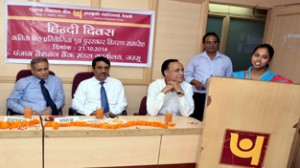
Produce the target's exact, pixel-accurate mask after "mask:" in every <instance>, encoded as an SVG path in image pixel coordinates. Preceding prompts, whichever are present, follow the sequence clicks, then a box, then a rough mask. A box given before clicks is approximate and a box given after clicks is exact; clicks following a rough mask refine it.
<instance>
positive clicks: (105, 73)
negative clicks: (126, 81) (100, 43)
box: [72, 57, 127, 116]
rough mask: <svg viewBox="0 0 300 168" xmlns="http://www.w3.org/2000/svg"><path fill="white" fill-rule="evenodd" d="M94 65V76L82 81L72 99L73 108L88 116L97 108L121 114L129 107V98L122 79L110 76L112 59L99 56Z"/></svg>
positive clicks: (109, 112)
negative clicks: (127, 98)
mask: <svg viewBox="0 0 300 168" xmlns="http://www.w3.org/2000/svg"><path fill="white" fill-rule="evenodd" d="M92 67H93V72H94V76H93V77H92V78H89V79H86V80H84V81H82V82H80V84H79V86H78V88H77V90H76V92H75V94H74V98H73V100H72V108H73V109H75V110H76V111H77V112H78V113H80V114H83V115H86V116H89V115H95V110H96V109H97V108H103V109H104V112H105V113H107V114H115V115H118V114H121V113H122V111H124V110H125V109H126V107H127V100H126V97H125V91H124V87H123V84H122V83H121V81H120V80H118V79H115V78H112V77H110V76H109V69H110V61H109V60H108V59H107V58H105V57H97V58H95V59H94V60H93V62H92ZM102 90H105V91H104V92H102ZM103 94H104V95H103ZM104 97H105V99H104V100H103V98H104ZM105 102H107V103H105ZM105 104H107V105H105Z"/></svg>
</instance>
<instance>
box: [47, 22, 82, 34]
mask: <svg viewBox="0 0 300 168" xmlns="http://www.w3.org/2000/svg"><path fill="white" fill-rule="evenodd" d="M47 26H48V33H53V34H72V35H74V34H78V29H79V26H78V25H77V24H71V25H70V27H67V26H59V25H58V24H56V23H53V22H48V24H47Z"/></svg>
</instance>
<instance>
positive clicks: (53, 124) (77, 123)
mask: <svg viewBox="0 0 300 168" xmlns="http://www.w3.org/2000/svg"><path fill="white" fill-rule="evenodd" d="M175 125H176V124H174V123H168V124H166V123H161V122H151V121H144V120H138V121H128V122H127V123H124V124H113V125H111V124H105V123H101V124H89V123H87V122H84V121H75V122H69V123H58V122H54V121H49V122H46V123H45V124H44V127H52V128H53V129H54V130H58V128H59V127H92V128H100V129H119V128H127V127H132V126H150V127H158V128H165V129H166V128H169V127H175Z"/></svg>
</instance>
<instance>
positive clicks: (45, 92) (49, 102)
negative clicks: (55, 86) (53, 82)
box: [40, 80, 58, 115]
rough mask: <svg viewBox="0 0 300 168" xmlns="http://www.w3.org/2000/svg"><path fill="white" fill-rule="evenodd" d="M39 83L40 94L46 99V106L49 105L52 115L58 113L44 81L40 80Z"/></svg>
mask: <svg viewBox="0 0 300 168" xmlns="http://www.w3.org/2000/svg"><path fill="white" fill-rule="evenodd" d="M40 84H41V90H42V94H43V96H44V99H45V100H46V103H47V107H48V106H50V107H51V109H52V115H58V110H57V107H56V105H55V103H54V102H53V100H52V99H51V97H50V94H49V91H48V89H47V88H46V87H45V86H44V84H45V81H44V80H41V81H40Z"/></svg>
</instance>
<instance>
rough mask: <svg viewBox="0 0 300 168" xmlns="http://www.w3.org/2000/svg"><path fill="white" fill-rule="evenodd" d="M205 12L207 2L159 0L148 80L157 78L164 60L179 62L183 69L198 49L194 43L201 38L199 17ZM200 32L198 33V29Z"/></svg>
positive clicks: (201, 18) (200, 19)
mask: <svg viewBox="0 0 300 168" xmlns="http://www.w3.org/2000/svg"><path fill="white" fill-rule="evenodd" d="M207 11H208V3H207V1H205V2H201V1H199V3H193V2H184V1H173V0H160V1H159V4H158V13H157V25H158V26H157V28H156V42H155V53H154V62H153V66H152V67H153V71H152V74H153V75H152V79H153V80H154V79H157V78H161V77H162V75H161V72H160V68H161V64H162V63H163V61H164V60H166V59H170V58H175V59H179V60H180V62H181V63H183V65H184V66H186V65H187V63H188V62H189V60H190V58H191V57H192V56H193V55H194V54H195V53H196V52H197V51H198V50H199V48H201V46H200V44H199V41H198V39H199V38H202V35H203V34H204V29H203V31H201V32H199V29H201V28H202V27H206V22H205V24H204V25H203V24H201V25H200V23H201V22H202V21H203V20H205V18H206V17H207V15H206V16H205V17H204V18H203V17H201V16H202V14H203V13H204V14H205V13H206V14H207ZM201 30H202V29H201Z"/></svg>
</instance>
